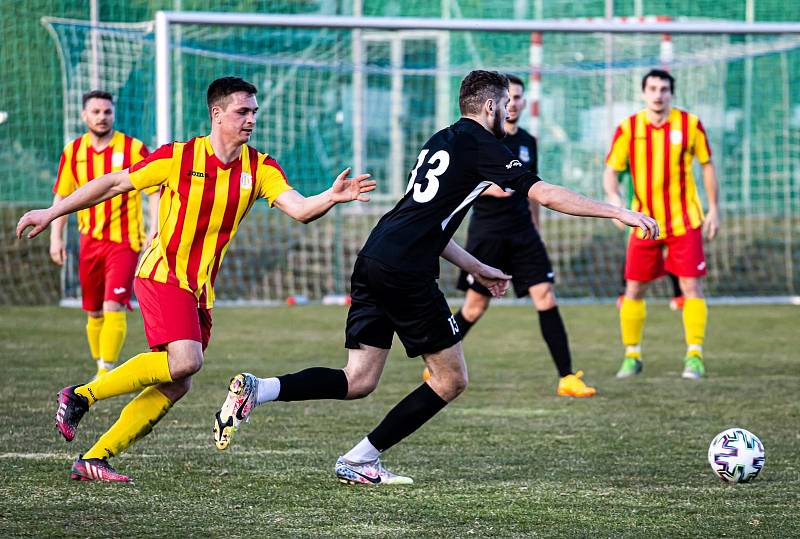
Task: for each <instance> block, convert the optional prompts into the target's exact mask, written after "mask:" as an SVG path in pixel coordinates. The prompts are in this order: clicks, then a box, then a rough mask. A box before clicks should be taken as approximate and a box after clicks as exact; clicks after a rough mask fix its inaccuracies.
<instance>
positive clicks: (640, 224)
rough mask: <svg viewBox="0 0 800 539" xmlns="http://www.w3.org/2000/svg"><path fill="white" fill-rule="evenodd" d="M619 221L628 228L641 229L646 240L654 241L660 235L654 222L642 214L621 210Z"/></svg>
mask: <svg viewBox="0 0 800 539" xmlns="http://www.w3.org/2000/svg"><path fill="white" fill-rule="evenodd" d="M619 220H620V221H622V222H623V223H625V224H626V225H628V226H630V227H633V228H639V229H641V230H642V233H643V235H644V239H646V240H654V239H656V238H657V237H658V236H659V235H660V234H661V231H660V230H659V229H658V223H657V222H656V220H655V219H653V218H652V217H648V216H647V215H645V214H643V213H639V212H637V211H631V210H624V209H623V210H622V215H621V216H620V218H619Z"/></svg>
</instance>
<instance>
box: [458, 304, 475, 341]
mask: <svg viewBox="0 0 800 539" xmlns="http://www.w3.org/2000/svg"><path fill="white" fill-rule="evenodd" d="M455 319H456V324H458V331H459V332H460V333H461V338H462V339H463V338H464V337H466V336H467V333H468V332H469V328H471V327H472V325H473V324H474V323H475V322H469V321H468V320H467V319H465V318H464V315H463V314H461V309H459V310H458V312H457V313H456V314H455Z"/></svg>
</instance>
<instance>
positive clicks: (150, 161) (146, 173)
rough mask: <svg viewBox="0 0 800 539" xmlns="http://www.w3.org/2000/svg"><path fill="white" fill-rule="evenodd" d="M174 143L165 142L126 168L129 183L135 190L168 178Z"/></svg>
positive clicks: (145, 188) (152, 185) (171, 165)
mask: <svg viewBox="0 0 800 539" xmlns="http://www.w3.org/2000/svg"><path fill="white" fill-rule="evenodd" d="M174 146H175V145H174V144H173V143H169V144H165V145H163V146H161V147H160V148H158V149H157V150H156V151H154V152H153V153H151V154H150V155H148V156H147V157H145V158H144V159H142V160H141V161H139V162H138V163H136V164H134V165H132V166H131V167H130V168H129V169H128V174H129V175H130V177H131V183H132V184H133V186H134V187H135V188H136V189H137V190H140V191H141V190H144V191H145V192H148V191H147V189H148V188H150V187H158V186H160V185H161V184H163V183H165V182H166V181H167V179H169V176H170V174H171V173H172V169H173V168H174V166H175V161H176V159H175V152H174V150H175V147H174Z"/></svg>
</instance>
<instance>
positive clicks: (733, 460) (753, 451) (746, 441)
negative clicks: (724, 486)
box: [708, 427, 764, 483]
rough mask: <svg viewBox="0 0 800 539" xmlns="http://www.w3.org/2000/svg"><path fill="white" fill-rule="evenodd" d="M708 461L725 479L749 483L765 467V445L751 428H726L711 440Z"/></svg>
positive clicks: (721, 477) (718, 474) (716, 472)
mask: <svg viewBox="0 0 800 539" xmlns="http://www.w3.org/2000/svg"><path fill="white" fill-rule="evenodd" d="M708 463H709V464H711V469H712V470H714V473H715V474H717V477H719V478H720V479H722V480H723V481H726V482H732V483H747V482H748V481H751V480H753V479H755V478H756V477H758V474H759V472H760V471H761V468H763V467H764V445H763V444H762V443H761V440H759V439H758V436H756V435H755V434H753V433H752V432H750V431H749V430H745V429H740V428H737V427H734V428H732V429H728V430H724V431H722V432H720V433H719V434H717V435H716V436H714V439H713V440H712V441H711V445H710V446H709V448H708Z"/></svg>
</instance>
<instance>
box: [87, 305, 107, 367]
mask: <svg viewBox="0 0 800 539" xmlns="http://www.w3.org/2000/svg"><path fill="white" fill-rule="evenodd" d="M102 330H103V317H102V316H101V317H100V318H95V317H93V316H89V317H87V320H86V338H87V340H88V341H89V353H91V354H92V359H94V360H95V361H97V360H98V359H99V358H100V332H101V331H102Z"/></svg>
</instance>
